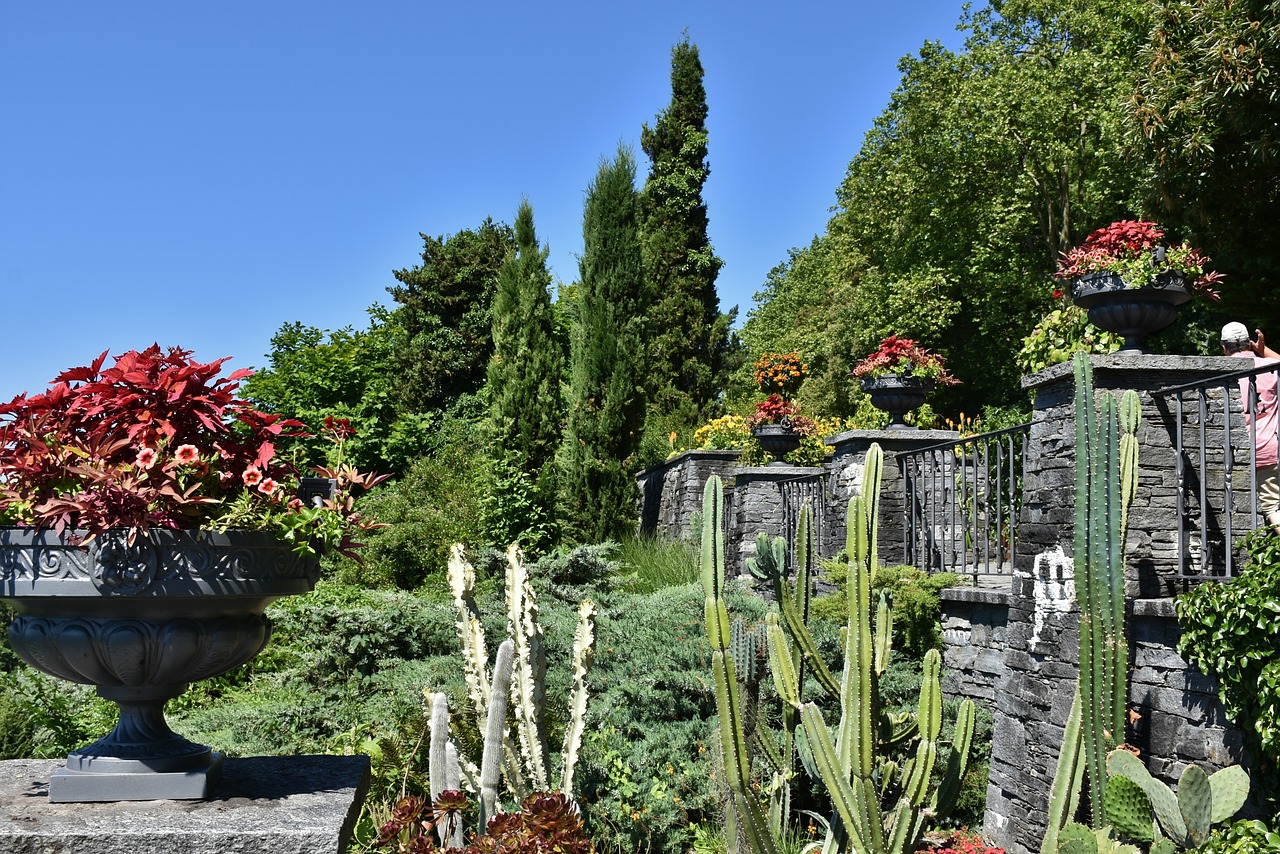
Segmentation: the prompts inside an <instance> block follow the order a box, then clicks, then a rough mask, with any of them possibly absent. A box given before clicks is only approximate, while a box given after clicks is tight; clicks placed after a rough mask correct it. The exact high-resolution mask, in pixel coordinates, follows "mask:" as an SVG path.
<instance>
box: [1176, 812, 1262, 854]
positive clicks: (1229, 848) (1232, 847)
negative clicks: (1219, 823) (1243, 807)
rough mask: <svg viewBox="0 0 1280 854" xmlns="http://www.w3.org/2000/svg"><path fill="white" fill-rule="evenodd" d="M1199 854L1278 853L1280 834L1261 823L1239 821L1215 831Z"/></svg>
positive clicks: (1201, 847) (1200, 848)
mask: <svg viewBox="0 0 1280 854" xmlns="http://www.w3.org/2000/svg"><path fill="white" fill-rule="evenodd" d="M1196 851H1197V852H1199V854H1267V852H1276V851H1280V833H1277V832H1276V831H1275V830H1274V829H1273V828H1271V827H1269V826H1268V825H1267V824H1265V823H1264V822H1261V821H1257V820H1256V819H1255V820H1252V821H1249V820H1241V821H1237V822H1235V823H1233V824H1229V825H1227V826H1226V827H1221V828H1218V829H1217V830H1215V831H1214V832H1213V833H1212V834H1211V835H1210V836H1209V838H1208V839H1207V840H1206V841H1205V843H1204V844H1203V845H1201V846H1200V847H1199V848H1197V849H1196Z"/></svg>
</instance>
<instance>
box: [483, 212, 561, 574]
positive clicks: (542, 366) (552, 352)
mask: <svg viewBox="0 0 1280 854" xmlns="http://www.w3.org/2000/svg"><path fill="white" fill-rule="evenodd" d="M515 239H516V245H515V249H514V251H512V252H511V253H510V254H509V255H508V256H507V260H506V261H505V262H504V263H503V265H502V269H501V270H500V271H499V272H498V286H497V292H496V294H495V295H494V300H493V359H492V360H491V361H490V362H489V371H488V384H489V400H490V420H491V421H492V423H493V445H494V452H495V453H494V456H495V458H496V463H497V465H496V466H495V471H494V476H495V481H496V483H495V491H494V496H493V497H494V499H495V501H494V502H493V503H494V505H495V510H496V511H497V512H494V513H492V514H490V518H489V520H488V521H489V527H490V535H491V537H492V538H493V539H494V541H495V543H496V544H498V545H505V543H506V542H507V541H517V540H518V541H520V542H521V545H522V546H524V548H525V550H526V552H530V551H532V552H535V553H536V552H538V551H542V550H543V549H544V548H546V547H547V546H550V545H551V544H552V543H551V540H552V539H553V537H554V531H553V529H552V520H553V518H554V515H555V497H556V481H557V478H556V471H555V468H556V467H555V455H556V450H557V448H558V447H559V444H560V436H561V420H562V417H563V412H564V406H563V401H562V399H561V391H560V381H561V377H562V375H563V373H564V353H563V352H562V350H561V344H560V340H559V338H558V336H557V334H556V324H555V317H554V315H553V313H552V308H551V292H550V287H551V274H550V273H549V272H548V271H547V255H548V250H547V248H546V247H540V246H539V245H538V239H537V237H536V235H535V233H534V228H533V206H532V205H530V204H529V201H528V200H527V199H525V200H523V201H522V202H521V203H520V210H519V212H517V214H516V223H515Z"/></svg>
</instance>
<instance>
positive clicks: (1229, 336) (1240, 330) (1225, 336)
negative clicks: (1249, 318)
mask: <svg viewBox="0 0 1280 854" xmlns="http://www.w3.org/2000/svg"><path fill="white" fill-rule="evenodd" d="M1248 340H1249V330H1248V329H1247V328H1246V327H1245V325H1244V324H1243V323H1237V322H1236V321H1234V320H1233V321H1231V322H1230V323H1228V324H1227V325H1226V326H1224V327H1222V343H1223V344H1244V343H1247V342H1248Z"/></svg>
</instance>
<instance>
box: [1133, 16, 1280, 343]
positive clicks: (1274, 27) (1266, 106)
mask: <svg viewBox="0 0 1280 854" xmlns="http://www.w3.org/2000/svg"><path fill="white" fill-rule="evenodd" d="M1152 10H1153V27H1152V29H1151V35H1150V38H1149V39H1148V40H1147V41H1146V44H1144V45H1143V46H1142V50H1141V52H1140V54H1139V56H1138V59H1139V62H1138V65H1137V69H1138V72H1139V73H1138V75H1137V77H1136V91H1134V92H1133V93H1132V95H1131V97H1130V99H1129V104H1128V107H1129V116H1128V118H1129V119H1130V120H1131V121H1130V127H1131V129H1132V131H1133V133H1134V137H1135V140H1136V142H1137V150H1138V152H1139V153H1140V154H1143V155H1145V157H1146V160H1147V162H1148V163H1149V165H1150V166H1151V167H1152V168H1153V170H1154V173H1155V181H1154V182H1153V187H1152V191H1151V196H1152V199H1151V202H1150V204H1151V206H1152V207H1153V209H1155V210H1158V211H1160V213H1159V214H1158V217H1157V218H1158V219H1160V220H1161V222H1164V223H1165V224H1166V225H1168V226H1170V227H1171V228H1173V229H1175V230H1178V231H1181V232H1183V236H1185V237H1188V238H1190V239H1191V240H1192V241H1193V242H1195V243H1196V245H1199V246H1201V247H1203V248H1204V249H1205V250H1206V251H1207V252H1208V253H1209V254H1210V255H1212V256H1213V257H1214V260H1215V262H1216V263H1215V266H1216V267H1217V269H1219V270H1221V271H1223V272H1225V273H1226V274H1227V282H1226V286H1225V287H1224V288H1223V300H1222V310H1223V311H1225V312H1227V313H1229V314H1230V315H1231V316H1232V317H1240V318H1242V319H1245V320H1246V322H1247V323H1248V324H1249V327H1250V328H1253V327H1254V326H1261V327H1263V328H1270V327H1273V326H1275V324H1276V322H1277V320H1280V299H1277V289H1276V287H1275V282H1276V279H1275V271H1276V269H1277V262H1278V261H1280V257H1278V256H1277V249H1276V247H1277V246H1280V192H1278V191H1277V186H1280V158H1278V157H1277V155H1278V154H1280V131H1277V126H1278V125H1277V122H1278V121H1280V98H1277V94H1276V93H1277V90H1276V84H1275V75H1276V72H1277V66H1278V65H1280V9H1278V8H1277V6H1276V4H1275V3H1274V2H1271V0H1247V2H1225V0H1208V2H1195V3H1186V2H1176V1H1175V0H1158V2H1155V3H1153V4H1152Z"/></svg>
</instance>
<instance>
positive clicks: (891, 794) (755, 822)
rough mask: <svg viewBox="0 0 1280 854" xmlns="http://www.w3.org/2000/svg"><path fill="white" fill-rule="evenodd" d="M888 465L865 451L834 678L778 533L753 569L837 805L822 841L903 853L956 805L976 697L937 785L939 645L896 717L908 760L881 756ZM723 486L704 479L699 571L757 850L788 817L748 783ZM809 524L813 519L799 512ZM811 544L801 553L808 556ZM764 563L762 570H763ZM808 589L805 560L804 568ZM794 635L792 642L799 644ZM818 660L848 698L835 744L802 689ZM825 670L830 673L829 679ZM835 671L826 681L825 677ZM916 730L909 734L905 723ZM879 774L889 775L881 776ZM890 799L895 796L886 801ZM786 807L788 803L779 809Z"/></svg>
mask: <svg viewBox="0 0 1280 854" xmlns="http://www.w3.org/2000/svg"><path fill="white" fill-rule="evenodd" d="M882 470H883V454H882V452H881V450H880V447H879V446H878V445H873V446H872V448H871V449H870V451H869V452H868V455H867V462H866V466H865V468H864V479H863V484H862V490H861V494H860V495H858V496H855V498H854V499H853V501H852V502H851V504H850V509H849V538H848V545H847V550H848V553H849V555H850V569H849V625H848V631H847V632H846V635H845V638H846V642H845V667H844V673H843V677H842V679H841V680H840V681H839V682H837V681H836V680H835V678H834V676H832V674H831V672H830V668H829V667H828V666H827V664H826V663H825V662H824V661H823V660H822V658H821V657H820V656H819V655H818V653H817V650H816V646H815V645H814V644H813V639H812V636H811V635H810V634H809V631H808V628H807V627H806V626H805V624H804V619H803V616H802V613H803V612H802V610H801V608H799V607H797V605H798V603H799V602H800V601H803V600H802V599H801V596H802V595H803V596H806V597H807V589H806V590H805V591H804V593H803V594H801V591H800V590H799V584H800V582H799V580H797V586H796V588H791V587H790V585H788V584H787V583H786V582H785V580H784V579H782V578H781V575H782V574H781V572H780V567H781V565H782V561H781V556H782V555H785V553H786V550H785V542H784V543H783V545H782V547H781V549H779V547H778V541H777V540H773V541H769V540H768V539H767V538H764V539H762V540H761V542H760V544H759V545H758V547H757V552H756V559H755V562H756V564H755V569H754V570H753V572H757V573H758V574H759V577H769V578H772V579H773V581H774V586H775V592H776V593H777V599H778V613H776V614H770V616H769V618H768V621H767V623H766V629H765V632H766V636H767V638H768V642H769V661H770V667H771V669H772V671H773V678H774V684H775V686H776V687H777V690H778V695H779V696H780V697H781V698H782V700H783V703H784V704H785V706H784V707H785V708H786V709H788V710H793V711H794V712H796V713H798V715H799V718H800V722H801V727H800V728H799V729H797V730H795V737H794V746H795V747H796V748H797V749H798V750H797V752H799V753H800V754H801V756H802V759H803V758H805V749H801V748H802V745H807V751H808V753H809V754H810V757H809V758H810V759H811V760H812V762H813V765H814V766H815V772H816V773H817V775H818V776H820V777H821V778H822V780H823V782H824V783H825V785H826V787H827V790H828V792H829V793H830V795H831V799H832V804H833V806H834V808H835V811H834V813H833V815H832V816H831V819H830V822H829V825H828V826H829V828H830V830H829V833H828V838H827V842H826V845H825V846H824V850H828V851H848V850H853V851H858V852H863V853H864V854H883V853H884V852H890V854H907V852H911V851H914V850H915V847H916V845H917V843H918V842H919V839H920V837H921V834H922V833H923V831H924V827H925V823H926V820H927V818H928V817H930V816H943V815H945V814H946V813H947V812H948V811H949V810H950V809H951V807H952V806H953V805H954V801H955V796H956V794H957V793H958V791H959V782H960V778H961V777H962V776H963V774H964V770H965V767H966V764H967V761H968V752H969V747H970V744H971V740H972V735H973V721H974V706H973V703H972V702H971V701H966V702H965V703H963V704H962V705H961V708H960V714H959V717H958V720H957V723H956V734H955V738H954V741H953V750H952V753H951V760H950V762H949V764H948V768H947V769H946V772H945V774H944V775H943V783H942V785H941V786H940V787H939V788H938V790H936V791H932V792H931V791H930V782H931V778H932V776H933V769H934V766H935V764H936V762H937V757H938V752H939V734H940V731H941V723H942V700H941V686H940V684H939V671H940V670H941V657H940V656H939V655H938V653H937V652H936V651H933V652H930V653H929V654H928V655H927V656H926V657H925V672H924V684H923V686H922V688H921V693H920V705H919V711H918V713H917V716H916V719H915V720H914V721H912V722H910V725H909V726H899V727H898V732H897V735H899V736H902V737H903V738H907V737H911V738H914V740H915V757H914V759H912V760H911V761H909V762H907V763H906V764H905V765H904V766H903V767H902V768H898V767H897V765H896V764H895V763H891V762H884V761H882V760H881V758H880V757H879V756H878V755H877V747H878V746H879V745H878V743H877V735H878V733H879V730H880V727H879V726H878V724H879V722H880V714H879V710H878V708H877V704H876V678H877V676H878V675H879V673H880V672H882V670H883V667H884V664H885V663H886V662H887V660H888V651H889V638H890V633H889V626H890V617H889V608H888V605H887V603H884V602H882V603H881V604H880V608H879V612H880V616H879V618H878V619H879V622H880V625H879V626H878V627H877V629H878V630H877V632H876V633H875V635H873V634H872V631H871V616H870V615H871V572H872V569H873V568H874V566H875V562H876V554H875V546H876V509H877V497H878V493H879V488H880V478H881V473H882ZM721 489H722V487H721V485H720V482H719V479H718V478H712V479H711V480H709V481H708V485H707V490H706V493H705V495H704V504H703V520H704V524H705V525H707V526H708V527H707V528H706V530H704V533H703V540H702V542H703V562H702V578H703V585H704V589H705V591H706V594H707V599H706V618H707V630H708V636H709V638H710V640H711V646H712V663H713V667H714V668H715V671H716V699H717V707H718V709H719V712H720V736H721V750H722V753H723V755H724V762H725V770H726V777H727V778H728V781H729V788H730V792H731V795H732V799H733V803H734V806H735V811H736V814H737V816H738V818H739V821H740V824H741V827H742V831H743V833H742V835H743V838H744V839H746V840H747V842H748V844H749V845H750V846H751V849H752V850H753V851H756V852H761V851H774V850H776V849H777V835H778V833H779V832H780V830H781V821H780V820H779V819H778V818H777V817H775V815H776V813H775V809H776V807H775V804H773V803H771V804H770V816H769V820H768V821H767V820H766V817H765V815H764V814H763V812H762V811H761V809H760V806H759V803H758V802H757V801H756V799H755V797H754V795H753V793H752V792H751V791H750V787H749V780H750V771H751V769H750V756H749V755H748V753H747V743H746V739H745V738H744V736H743V733H744V730H743V728H742V727H743V724H742V712H741V705H742V704H741V697H740V696H739V693H738V688H737V680H736V678H735V677H734V675H733V674H734V669H735V662H734V658H733V655H732V652H731V651H730V648H729V646H730V642H731V637H730V635H731V629H730V624H729V620H728V612H727V610H726V609H725V606H724V601H723V595H722V592H723V584H724V569H723V560H724V557H723V534H722V532H721V531H720V530H719V526H718V519H719V518H720V516H719V513H720V502H721V501H722V497H721ZM801 520H802V525H804V524H805V522H806V521H807V516H806V514H804V513H802V514H801ZM801 543H804V545H803V546H800V547H798V548H797V550H796V551H797V563H798V564H799V563H801V561H802V560H804V561H808V560H810V559H811V558H810V557H809V556H808V555H810V554H811V540H810V539H809V537H808V529H807V527H806V528H805V529H804V530H803V531H802V532H801V533H798V535H797V544H798V546H799V544H801ZM801 554H806V557H805V558H803V559H802V558H800V555H801ZM762 570H763V571H762ZM804 577H805V586H806V588H807V584H808V581H807V570H806V571H805V573H804ZM793 643H794V645H795V646H794V651H793V647H792V644H793ZM804 666H811V667H812V669H813V672H814V674H815V676H817V677H818V681H819V683H820V684H821V685H822V686H823V687H824V689H826V690H830V691H832V693H833V694H834V696H837V697H839V698H840V701H841V710H842V713H841V720H840V725H839V727H838V730H837V732H838V735H837V739H836V741H835V743H833V742H832V740H831V735H830V731H829V730H828V729H827V727H826V724H825V722H824V721H823V719H822V714H821V712H820V711H819V710H818V707H817V706H816V705H815V704H813V703H811V702H805V701H804V699H803V698H802V696H801V693H800V692H801V680H800V671H801V668H802V667H804ZM824 674H825V677H826V678H825V679H824V678H823V676H824ZM828 680H829V682H830V684H828ZM907 733H909V734H910V736H907V735H906V734H907ZM788 736H789V733H784V745H786V746H787V747H788V750H789V751H790V748H791V746H792V745H793V741H792V739H791V738H789V737H788ZM791 755H792V754H790V752H789V753H788V756H787V757H786V759H785V760H783V759H781V758H779V759H776V760H775V759H771V760H770V761H771V763H773V764H774V767H775V771H780V770H786V769H788V768H789V767H790V765H789V763H790V762H791ZM877 779H879V780H881V781H882V782H883V783H884V786H883V788H882V787H879V786H877ZM886 807H889V808H887V809H886ZM782 818H785V812H782Z"/></svg>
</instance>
